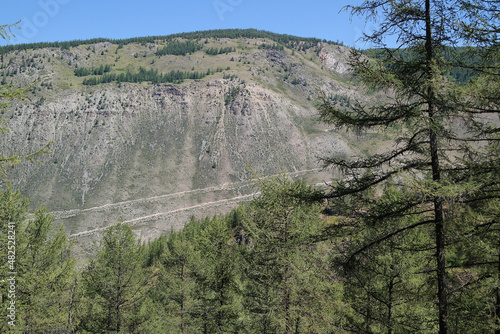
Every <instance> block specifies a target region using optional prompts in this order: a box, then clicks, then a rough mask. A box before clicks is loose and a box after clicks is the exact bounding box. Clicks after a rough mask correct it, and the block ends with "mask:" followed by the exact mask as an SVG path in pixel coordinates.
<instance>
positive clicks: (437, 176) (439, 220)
mask: <svg viewBox="0 0 500 334" xmlns="http://www.w3.org/2000/svg"><path fill="white" fill-rule="evenodd" d="M431 26H432V22H431V4H430V0H425V36H426V41H425V50H426V58H427V59H426V60H427V65H426V66H427V71H428V73H427V75H428V77H427V82H429V87H428V91H427V105H428V115H429V122H430V123H429V141H430V144H429V145H430V153H431V167H432V180H433V181H434V182H439V181H440V180H441V168H440V164H439V155H438V145H439V144H438V140H437V133H436V131H437V129H436V126H437V125H436V124H435V122H436V115H435V105H434V101H435V98H434V88H433V86H432V85H433V76H434V74H433V68H432V67H433V60H434V47H433V43H432V42H433V39H432V29H431ZM433 202H434V203H433V204H434V221H435V233H436V269H437V283H438V309H439V334H447V333H448V312H447V309H448V301H447V295H446V263H445V231H444V214H443V200H442V198H440V197H439V196H436V197H435V198H434V201H433Z"/></svg>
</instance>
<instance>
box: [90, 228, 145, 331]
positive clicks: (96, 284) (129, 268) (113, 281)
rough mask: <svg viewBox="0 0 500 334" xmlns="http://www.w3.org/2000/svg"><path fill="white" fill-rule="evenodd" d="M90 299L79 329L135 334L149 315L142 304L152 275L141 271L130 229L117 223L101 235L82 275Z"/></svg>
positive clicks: (139, 249) (139, 250)
mask: <svg viewBox="0 0 500 334" xmlns="http://www.w3.org/2000/svg"><path fill="white" fill-rule="evenodd" d="M82 279H83V284H84V286H85V293H86V295H87V297H88V298H89V299H90V301H91V302H90V303H89V304H88V305H87V310H86V315H85V316H84V318H83V319H82V321H81V328H82V329H83V330H86V331H90V332H116V333H119V332H124V331H125V332H130V333H131V332H134V331H136V330H138V328H140V326H141V325H142V324H143V323H144V322H145V321H146V320H147V319H148V317H149V316H150V314H148V311H147V309H146V307H145V306H147V305H146V304H145V303H144V301H145V299H146V297H147V291H148V289H149V286H150V282H151V275H149V274H148V272H147V271H146V270H145V269H144V268H143V249H142V247H141V246H140V245H139V243H138V242H137V241H136V240H135V238H134V235H133V233H132V229H131V228H130V226H128V225H126V224H117V225H114V226H111V227H110V228H108V229H107V230H106V231H105V232H104V235H103V238H102V240H101V242H100V244H99V248H98V250H97V253H96V254H95V257H94V258H93V259H92V261H91V262H90V264H89V265H88V266H87V268H86V269H85V271H84V272H83V274H82Z"/></svg>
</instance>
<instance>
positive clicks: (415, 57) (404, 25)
mask: <svg viewBox="0 0 500 334" xmlns="http://www.w3.org/2000/svg"><path fill="white" fill-rule="evenodd" d="M463 3H464V1H446V2H443V1H432V0H410V1H406V0H405V1H402V0H401V1H399V0H397V1H389V2H387V1H379V0H376V1H364V2H363V3H362V4H361V5H359V6H349V8H350V9H351V10H352V13H353V14H360V15H365V14H366V15H368V16H369V18H373V19H377V18H378V17H380V25H379V28H378V29H376V30H375V31H373V32H372V33H370V34H368V35H365V40H366V41H368V42H370V43H372V44H373V45H374V46H376V47H379V48H381V49H380V51H379V52H380V54H381V57H380V58H381V60H380V61H376V62H372V61H370V60H368V59H367V58H366V57H365V56H364V55H362V54H361V53H360V52H357V51H354V52H353V53H352V56H351V58H350V64H351V66H352V68H353V73H354V75H355V76H357V77H358V78H359V79H360V80H361V82H363V83H364V84H365V85H366V86H367V87H368V88H370V89H384V90H385V91H387V92H389V99H388V100H387V101H385V103H379V104H375V105H371V106H364V105H362V104H361V103H359V102H357V103H354V104H351V108H347V109H345V108H342V109H341V108H338V106H336V105H335V104H333V103H331V102H330V101H329V100H328V99H326V98H324V99H323V103H322V105H321V107H320V108H319V109H320V113H321V115H322V117H323V119H324V120H326V121H329V122H331V123H333V124H335V125H337V126H345V127H348V128H350V129H357V130H364V129H381V128H385V129H388V131H394V129H396V128H397V129H400V130H399V133H398V135H399V136H398V138H397V139H396V146H395V148H394V149H393V150H391V151H387V152H385V153H381V154H377V155H374V156H372V157H369V158H361V157H360V158H357V159H350V160H346V159H337V158H331V159H325V161H326V163H327V165H330V166H336V167H340V168H342V169H343V170H344V171H346V176H347V178H346V180H345V181H343V182H339V183H338V184H337V185H335V186H334V187H333V188H332V190H331V191H330V192H328V193H327V194H325V196H323V198H329V199H332V200H333V199H343V198H346V196H351V197H353V198H355V199H358V200H359V202H357V203H358V204H360V205H363V208H362V210H357V211H356V212H357V213H358V215H357V216H358V217H359V218H358V220H361V219H362V221H363V222H364V223H365V224H383V223H384V221H385V220H387V219H393V218H397V217H401V216H409V217H419V219H418V220H416V221H415V220H411V219H410V220H408V223H407V225H405V226H398V227H396V228H395V229H394V230H392V231H386V232H385V234H382V235H376V236H373V237H372V238H371V240H367V241H366V244H365V245H363V246H360V247H359V250H358V252H355V253H354V254H353V256H352V257H351V259H355V258H356V256H358V255H360V254H361V253H363V252H364V251H365V250H366V249H368V248H370V247H372V246H374V245H377V244H380V243H383V242H390V240H391V238H392V237H394V236H396V235H399V234H401V233H403V232H405V231H408V230H410V229H417V228H418V229H420V228H425V227H426V226H432V227H433V231H434V232H433V234H434V236H433V238H434V241H433V242H432V244H431V245H429V246H428V247H430V248H431V249H433V250H434V252H435V256H434V257H435V264H434V268H433V270H432V272H433V273H434V275H435V276H434V278H433V280H432V282H433V284H435V286H436V290H437V294H436V296H437V298H436V303H437V305H438V312H437V317H436V318H437V322H438V327H439V333H441V334H444V333H448V328H449V321H448V319H449V314H448V311H449V298H450V294H451V293H452V292H453V291H452V290H451V289H450V286H449V282H448V277H449V275H450V271H449V270H447V261H446V257H445V255H446V248H447V244H448V243H449V242H450V241H452V240H454V239H456V238H457V237H458V235H461V236H464V233H466V231H465V230H464V228H463V227H458V228H456V229H453V231H452V229H451V224H452V222H453V221H454V217H456V214H457V213H456V212H455V211H453V210H452V209H453V205H452V203H463V204H465V203H464V202H466V201H467V198H468V197H469V195H470V194H471V193H476V194H477V193H479V190H480V189H481V187H482V184H481V183H477V182H473V181H471V179H470V178H465V177H459V176H457V174H461V175H462V176H463V175H464V173H463V172H464V171H465V174H467V171H468V165H467V163H466V162H465V161H464V160H462V159H466V158H468V157H467V155H468V153H469V152H471V147H474V149H475V150H476V151H477V150H479V151H481V148H478V147H477V145H473V143H477V142H478V141H483V142H487V141H488V140H489V139H488V138H487V136H486V135H485V134H486V132H485V131H484V129H483V127H478V122H477V120H478V117H477V116H478V115H480V114H481V112H475V111H474V110H473V109H472V108H471V99H470V98H468V97H467V93H466V92H468V91H470V89H471V87H470V86H467V87H460V86H458V85H457V84H456V83H454V82H453V81H451V80H450V79H449V77H448V75H447V74H448V73H449V71H450V69H451V68H453V67H464V66H466V65H465V64H468V62H467V59H465V57H467V56H466V55H465V54H464V53H462V54H460V53H454V54H452V57H447V55H449V54H450V52H451V51H453V47H454V46H455V45H456V44H458V43H459V42H461V41H462V40H463V34H462V31H463V24H462V23H464V22H467V20H466V19H465V20H464V19H463V17H464V15H465V14H464V13H466V14H471V13H474V10H475V9H474V8H471V7H463V6H462V5H463ZM482 8H485V9H486V10H484V11H483V12H482V14H483V15H484V17H486V18H488V17H489V18H490V19H491V20H490V22H495V20H496V17H497V16H496V15H497V14H496V13H498V12H497V11H496V7H495V4H493V3H490V2H487V3H484V4H483V7H482ZM487 9H491V10H490V11H488V10H487ZM378 15H379V16H378ZM389 36H395V37H396V43H398V45H397V50H403V51H402V52H404V54H401V53H400V52H399V51H395V50H394V49H391V48H388V47H387V46H386V44H385V38H386V37H389ZM476 45H477V44H476ZM481 67H482V68H487V67H488V64H485V63H481ZM472 106H477V101H474V100H472ZM491 111H492V110H491V109H489V110H488V111H487V112H491ZM479 165H480V164H479V163H478V164H476V166H478V167H479ZM482 170H483V172H484V171H485V169H482ZM389 179H393V180H395V182H396V185H397V187H401V188H408V189H411V191H409V192H406V196H405V198H399V199H396V200H394V201H391V202H382V203H380V202H377V201H373V200H370V197H363V196H362V194H363V192H365V191H366V190H369V189H374V188H375V189H376V188H377V187H379V186H380V185H382V184H383V183H385V182H386V181H388V180H389ZM490 190H492V194H493V193H495V191H496V190H494V188H490ZM493 196H498V192H496V194H495V195H493ZM361 217H362V218H361ZM410 222H411V223H410ZM451 232H453V233H454V235H451Z"/></svg>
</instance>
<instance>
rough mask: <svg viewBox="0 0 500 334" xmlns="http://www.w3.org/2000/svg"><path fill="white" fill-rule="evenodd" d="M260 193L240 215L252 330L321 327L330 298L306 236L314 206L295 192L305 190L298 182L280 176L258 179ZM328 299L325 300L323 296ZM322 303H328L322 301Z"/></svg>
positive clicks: (314, 229) (313, 222)
mask: <svg viewBox="0 0 500 334" xmlns="http://www.w3.org/2000/svg"><path fill="white" fill-rule="evenodd" d="M258 185H259V189H260V191H261V194H260V196H258V197H257V198H255V199H254V200H253V201H252V202H251V203H250V207H249V209H248V210H249V211H248V215H247V216H246V217H244V221H243V231H244V234H245V238H246V239H248V241H247V242H248V247H243V248H242V256H243V259H244V261H243V264H244V274H245V275H244V277H245V280H244V282H245V292H244V294H245V305H246V308H247V310H248V311H249V312H250V315H251V317H252V322H251V323H252V330H253V331H254V332H258V333H281V332H283V333H292V332H297V333H300V332H304V331H305V332H307V330H310V331H311V332H323V331H327V330H328V328H330V330H331V328H332V327H333V324H332V322H331V321H330V322H329V321H326V320H325V319H329V316H331V315H332V314H333V313H330V312H334V310H332V308H334V305H333V304H334V303H331V305H328V304H329V303H328V302H325V301H326V300H325V295H327V294H326V293H325V290H323V289H327V290H328V291H330V292H331V291H332V290H333V287H332V286H331V285H329V283H330V282H329V278H328V276H327V275H325V273H326V272H327V271H326V270H325V268H324V267H323V264H322V259H321V257H320V255H319V254H318V253H317V252H316V251H315V247H314V242H313V238H312V236H313V235H315V234H317V233H318V232H319V230H320V228H321V227H322V221H321V220H320V219H319V208H318V206H317V205H311V204H310V203H309V202H307V201H305V200H303V199H301V198H300V197H299V196H298V195H299V194H300V195H302V196H303V195H311V193H312V189H311V188H309V187H307V186H306V185H305V184H304V183H303V182H295V183H292V182H291V181H290V180H288V179H287V177H286V176H281V177H278V178H272V179H260V180H259V181H258ZM329 302H331V300H329ZM327 305H328V306H327Z"/></svg>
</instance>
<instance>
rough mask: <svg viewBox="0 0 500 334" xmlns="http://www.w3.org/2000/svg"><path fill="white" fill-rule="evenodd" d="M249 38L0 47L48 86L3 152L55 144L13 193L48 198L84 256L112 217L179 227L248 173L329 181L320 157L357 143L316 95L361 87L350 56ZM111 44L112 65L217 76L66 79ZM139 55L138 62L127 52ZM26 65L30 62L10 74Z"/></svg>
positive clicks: (24, 170) (241, 188) (220, 202)
mask: <svg viewBox="0 0 500 334" xmlns="http://www.w3.org/2000/svg"><path fill="white" fill-rule="evenodd" d="M250 42H253V41H251V40H250V41H246V40H229V39H228V40H219V41H213V43H219V44H221V45H234V46H235V50H236V51H235V52H232V53H229V54H227V55H226V54H223V55H219V56H217V57H208V56H206V55H205V54H203V52H202V51H198V52H197V53H195V54H193V55H189V56H185V57H180V56H167V57H156V56H155V55H154V51H155V48H156V49H157V48H159V47H160V46H155V47H153V48H152V46H151V45H145V46H141V45H134V44H130V45H127V46H125V47H124V48H117V46H116V45H113V44H111V43H104V44H102V43H101V44H98V45H91V46H90V48H87V49H85V48H84V47H78V48H72V49H71V50H69V51H68V50H61V49H55V48H51V49H40V50H33V51H30V50H28V51H23V52H17V53H11V54H8V55H6V56H5V57H4V58H5V59H8V58H10V63H9V64H8V65H7V61H6V60H4V63H3V69H4V72H5V71H6V70H9V71H11V70H12V71H14V70H15V69H16V68H17V69H18V73H17V74H16V75H12V76H11V78H12V79H11V80H12V81H13V82H14V83H16V84H21V83H22V82H30V80H33V79H35V78H37V77H41V78H42V81H41V82H42V83H43V85H42V86H40V84H38V88H37V89H36V90H35V93H34V94H33V93H30V94H31V95H30V94H28V95H30V97H31V98H30V101H24V102H18V103H16V104H14V105H13V106H12V107H11V110H12V111H13V113H12V115H8V117H7V118H10V120H9V121H10V122H9V123H8V127H9V128H10V129H11V131H10V132H8V133H7V134H6V135H3V136H1V137H0V147H1V148H2V153H3V152H5V153H4V155H7V154H9V153H14V152H16V153H22V154H25V153H28V152H32V151H34V150H35V149H37V148H39V147H40V146H42V145H43V144H45V143H47V142H49V141H53V144H52V146H51V150H52V151H53V152H54V154H53V155H49V156H44V157H43V158H41V161H42V164H38V163H32V164H29V165H27V164H24V165H22V166H21V167H18V168H16V169H14V170H13V171H12V172H11V174H10V175H9V176H10V178H11V179H12V181H13V185H14V187H15V188H18V189H21V190H22V191H23V192H24V193H25V194H26V195H28V197H29V198H30V199H31V200H32V202H33V206H38V205H41V204H43V205H45V206H47V207H48V209H49V211H51V212H52V213H53V214H54V215H55V217H56V219H57V221H58V222H61V223H63V224H64V225H65V227H66V231H67V232H68V233H69V234H70V235H72V236H73V237H74V238H75V240H78V241H77V242H76V243H77V245H78V247H82V248H81V249H82V251H83V250H84V249H86V245H88V242H89V238H90V239H92V238H94V237H96V235H98V234H99V233H97V232H99V231H101V230H102V229H103V228H105V227H106V226H109V225H110V224H113V223H115V222H117V221H119V220H122V221H127V222H129V223H131V224H132V226H133V227H134V229H135V231H136V233H137V235H138V236H141V237H143V238H151V237H157V236H158V235H159V234H161V233H164V232H168V231H170V230H171V229H178V228H180V227H182V225H183V224H184V223H185V222H186V220H187V219H188V217H189V216H191V215H193V214H194V215H197V216H204V215H207V214H214V213H216V212H225V211H227V210H229V209H230V208H232V207H234V206H235V205H236V204H237V203H238V202H239V201H244V200H248V199H250V198H251V196H252V194H253V193H254V191H255V189H253V188H252V186H251V182H250V179H251V178H252V177H253V174H252V173H251V172H250V171H249V167H250V168H251V169H252V170H253V171H255V172H257V173H258V174H260V175H263V176H267V175H272V174H277V173H280V172H282V171H286V172H288V173H292V175H294V176H300V177H306V178H308V180H309V181H310V182H321V181H325V180H328V179H329V178H330V177H331V174H330V173H329V172H319V168H320V166H321V164H320V162H319V161H318V157H320V156H325V155H331V154H337V155H348V154H352V152H353V148H352V147H350V145H349V143H347V142H346V140H345V139H344V137H343V136H342V135H340V134H337V133H335V132H333V131H328V129H327V128H326V127H325V126H324V125H321V124H320V123H318V121H317V117H316V109H315V108H314V98H315V96H317V94H318V91H319V90H321V91H323V92H324V93H325V94H327V95H330V96H334V95H338V96H342V97H343V98H344V99H348V98H349V96H353V95H356V94H358V93H357V91H356V90H355V89H353V88H352V87H350V86H348V85H347V84H343V83H342V81H341V80H340V79H342V77H341V76H340V75H342V74H345V73H346V72H348V67H347V65H346V64H345V60H344V59H343V57H344V55H345V53H346V52H347V50H344V49H342V47H339V46H331V45H319V46H318V47H317V50H316V51H312V50H309V51H304V52H300V51H296V50H288V49H285V50H282V51H275V50H261V49H258V48H256V47H250V46H248V47H247V46H245V45H248V44H245V43H250ZM211 43H212V42H211ZM241 45H243V47H242V49H241V50H239V49H238V46H241ZM115 49H116V51H115V53H114V55H113V57H115V59H116V58H119V60H118V61H116V63H117V64H118V65H117V66H123V68H128V69H130V68H132V69H134V68H137V67H138V66H139V65H141V63H140V62H141V61H142V62H143V63H144V64H147V63H150V64H151V66H153V65H152V64H153V63H155V65H154V66H157V68H159V70H160V71H163V72H166V71H168V70H169V69H170V68H172V66H174V68H175V67H177V68H189V67H192V68H194V67H196V68H203V67H211V66H212V67H213V65H216V64H220V66H223V67H224V68H226V70H225V71H223V72H221V73H218V74H216V75H211V76H207V77H205V78H204V79H203V80H196V81H195V80H189V81H186V82H185V83H184V84H177V85H174V84H156V85H153V84H147V83H142V84H133V83H121V84H116V83H110V84H102V85H98V86H82V84H81V80H82V79H81V78H76V77H74V75H73V73H72V70H73V69H74V68H76V67H78V66H80V67H84V66H96V65H97V64H99V62H101V63H104V62H106V61H108V60H107V59H106V57H109V56H107V54H110V53H111V52H110V51H114V50H115ZM85 50H87V51H88V52H87V51H85ZM106 50H107V51H106ZM86 52H87V53H88V54H86ZM137 52H144V56H141V57H139V58H144V59H139V60H136V59H137V58H138V57H136V55H137ZM148 52H150V53H148ZM169 57H170V58H169ZM103 58H104V60H103ZM230 58H232V60H230ZM27 59H28V60H27ZM29 59H34V60H33V61H31V60H29ZM237 59H238V60H237ZM153 60H156V61H153ZM28 61H29V62H32V64H33V63H34V64H35V65H33V66H31V67H28V68H27V69H25V71H24V72H23V71H22V70H19V69H20V68H21V67H22V66H23V64H24V63H26V62H28ZM136 63H137V64H136ZM141 66H142V65H141ZM228 67H230V69H227V68H228ZM117 70H119V69H117ZM4 116H5V115H4Z"/></svg>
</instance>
